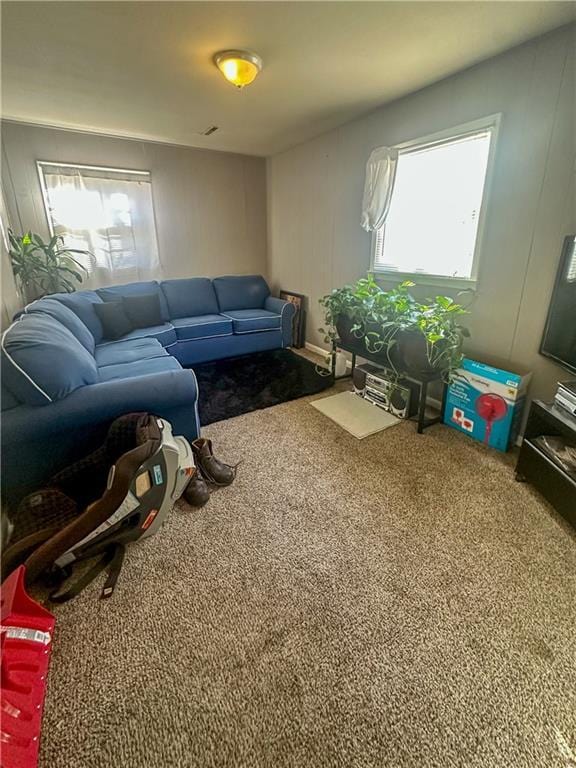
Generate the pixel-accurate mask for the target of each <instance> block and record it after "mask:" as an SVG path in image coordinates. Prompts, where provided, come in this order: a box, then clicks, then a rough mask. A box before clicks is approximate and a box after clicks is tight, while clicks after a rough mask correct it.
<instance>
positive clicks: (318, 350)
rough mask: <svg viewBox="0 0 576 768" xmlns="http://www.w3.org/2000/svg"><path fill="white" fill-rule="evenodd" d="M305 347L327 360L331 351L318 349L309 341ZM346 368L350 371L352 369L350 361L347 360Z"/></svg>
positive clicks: (322, 348)
mask: <svg viewBox="0 0 576 768" xmlns="http://www.w3.org/2000/svg"><path fill="white" fill-rule="evenodd" d="M304 346H305V347H306V349H307V350H308V351H309V352H314V354H315V355H320V356H321V357H323V358H326V357H327V356H328V355H329V354H330V351H329V350H327V349H324V347H318V346H316V344H311V343H310V342H309V341H307V342H306V344H305V345H304ZM346 368H348V369H349V370H351V369H352V363H351V362H350V360H346Z"/></svg>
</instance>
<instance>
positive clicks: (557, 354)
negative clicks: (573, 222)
mask: <svg viewBox="0 0 576 768" xmlns="http://www.w3.org/2000/svg"><path fill="white" fill-rule="evenodd" d="M540 352H541V353H542V354H543V355H546V356H547V357H551V358H552V359H553V360H555V361H556V362H557V363H559V364H560V365H563V366H564V367H565V368H568V370H570V371H572V372H573V373H576V235H568V237H566V238H565V239H564V247H563V248H562V256H561V258H560V266H559V267H558V274H557V275H556V282H555V283H554V290H553V292H552V299H551V301H550V308H549V310H548V318H547V320H546V327H545V329H544V335H543V337H542V344H541V345H540Z"/></svg>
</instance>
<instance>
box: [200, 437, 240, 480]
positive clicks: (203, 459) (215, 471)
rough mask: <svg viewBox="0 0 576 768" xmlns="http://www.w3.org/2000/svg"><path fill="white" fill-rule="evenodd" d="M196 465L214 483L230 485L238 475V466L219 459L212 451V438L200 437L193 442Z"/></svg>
mask: <svg viewBox="0 0 576 768" xmlns="http://www.w3.org/2000/svg"><path fill="white" fill-rule="evenodd" d="M192 450H193V452H194V459H195V461H196V466H198V467H200V470H201V472H202V474H203V475H204V477H205V478H206V480H207V481H208V482H209V483H212V484H213V485H222V486H223V485H230V484H231V483H232V482H233V480H234V478H235V477H236V467H231V466H230V465H228V464H224V462H222V461H219V460H218V459H217V458H216V457H215V456H214V454H213V453H212V440H208V439H207V438H205V437H199V438H198V439H197V440H194V442H193V443H192Z"/></svg>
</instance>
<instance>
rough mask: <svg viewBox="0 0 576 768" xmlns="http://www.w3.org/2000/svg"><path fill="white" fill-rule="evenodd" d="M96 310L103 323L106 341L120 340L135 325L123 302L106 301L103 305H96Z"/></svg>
mask: <svg viewBox="0 0 576 768" xmlns="http://www.w3.org/2000/svg"><path fill="white" fill-rule="evenodd" d="M93 306H94V310H95V312H96V314H97V315H98V318H99V320H100V322H101V323H102V331H103V335H104V338H105V339H112V340H114V339H119V338H120V337H121V336H125V335H126V334H127V333H130V331H133V330H134V327H135V326H134V325H133V323H132V321H131V320H130V318H129V317H128V315H127V314H126V310H125V308H124V304H123V302H121V301H104V302H102V304H94V305H93Z"/></svg>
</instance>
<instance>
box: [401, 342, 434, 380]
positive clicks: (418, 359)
mask: <svg viewBox="0 0 576 768" xmlns="http://www.w3.org/2000/svg"><path fill="white" fill-rule="evenodd" d="M397 339H398V343H397V345H396V349H397V354H398V364H399V366H400V370H403V371H405V372H406V373H407V374H408V375H410V374H412V375H413V376H417V377H418V376H430V375H431V374H433V373H436V372H437V369H436V368H434V366H432V365H431V364H430V361H429V360H428V352H427V346H426V339H425V338H424V336H423V335H422V334H421V333H418V331H400V333H399V334H398V336H397Z"/></svg>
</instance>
